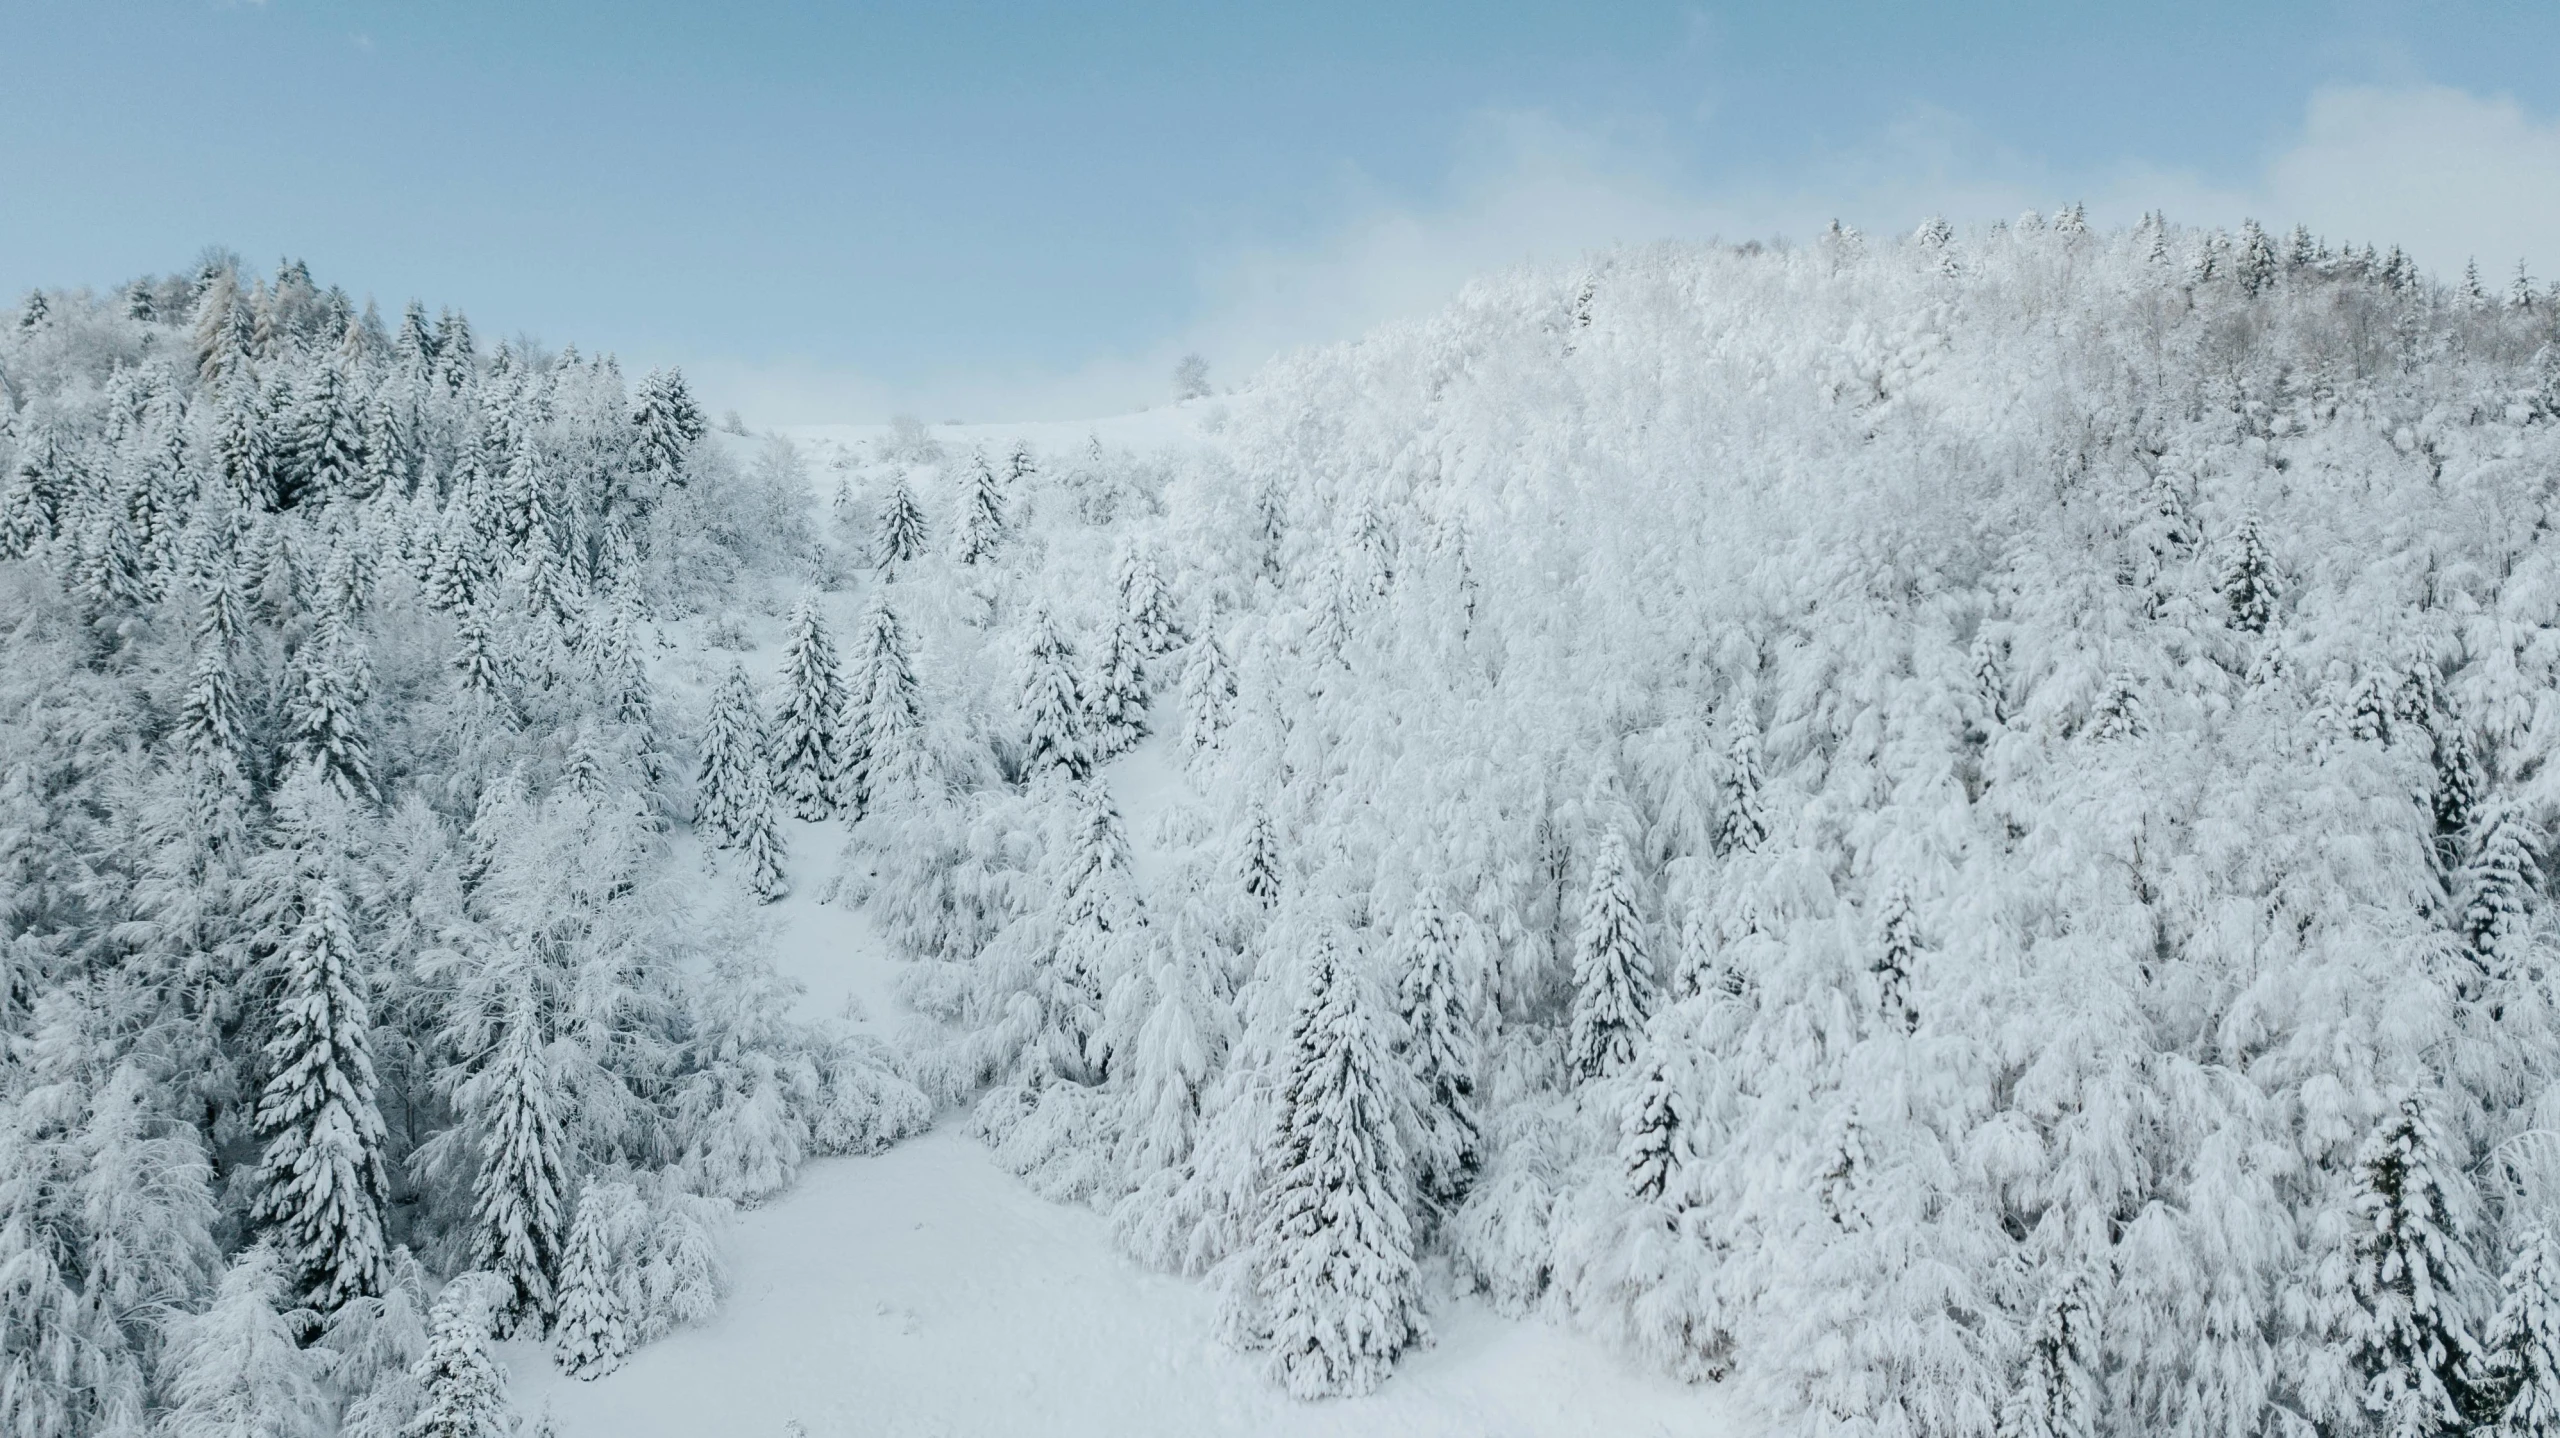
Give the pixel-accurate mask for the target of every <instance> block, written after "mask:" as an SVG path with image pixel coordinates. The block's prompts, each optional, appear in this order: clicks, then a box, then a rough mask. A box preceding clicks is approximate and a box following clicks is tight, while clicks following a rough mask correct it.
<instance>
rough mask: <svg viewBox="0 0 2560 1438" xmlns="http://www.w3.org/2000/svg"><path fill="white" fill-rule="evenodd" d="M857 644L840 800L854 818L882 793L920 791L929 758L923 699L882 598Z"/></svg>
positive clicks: (865, 617) (927, 777)
mask: <svg viewBox="0 0 2560 1438" xmlns="http://www.w3.org/2000/svg"><path fill="white" fill-rule="evenodd" d="M857 644H858V648H857V651H856V654H855V659H854V671H853V688H852V693H851V694H850V696H849V697H848V699H847V702H846V715H845V719H846V733H845V744H844V748H845V758H844V769H843V793H842V796H841V800H840V802H842V804H843V805H844V806H845V808H847V809H848V810H850V811H851V812H852V813H853V815H854V816H855V817H856V818H859V817H861V816H862V815H864V814H866V813H869V812H870V811H871V808H872V805H873V804H874V802H875V801H876V800H878V799H880V798H881V797H883V796H885V795H889V794H899V793H903V794H905V795H906V796H907V797H910V798H914V797H920V796H922V795H924V794H925V793H926V792H927V789H928V784H929V781H930V770H931V758H930V756H929V755H928V754H927V752H926V747H925V736H924V705H923V700H922V698H921V695H920V693H919V690H918V688H917V684H916V675H915V668H914V666H913V665H912V664H911V663H910V662H909V660H908V657H907V639H906V631H905V629H904V628H903V627H901V626H900V625H899V623H898V616H897V614H896V613H895V612H894V611H893V610H891V609H890V608H889V605H888V603H887V601H886V600H885V599H884V600H880V601H876V602H874V603H873V604H872V606H871V608H870V609H869V610H868V611H867V612H865V613H864V615H863V617H862V634H861V637H860V638H859V640H857Z"/></svg>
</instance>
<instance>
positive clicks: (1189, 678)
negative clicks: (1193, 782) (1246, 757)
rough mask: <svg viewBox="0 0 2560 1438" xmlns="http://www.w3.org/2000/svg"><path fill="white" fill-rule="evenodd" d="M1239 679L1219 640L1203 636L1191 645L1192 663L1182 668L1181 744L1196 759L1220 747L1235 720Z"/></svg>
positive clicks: (1212, 636)
mask: <svg viewBox="0 0 2560 1438" xmlns="http://www.w3.org/2000/svg"><path fill="white" fill-rule="evenodd" d="M1235 702H1236V675H1235V669H1234V668H1233V666H1231V665H1229V664H1228V662H1227V651H1226V649H1225V648H1224V647H1223V646H1222V645H1220V644H1219V643H1218V636H1216V635H1214V634H1203V635H1201V636H1200V637H1199V638H1198V639H1196V640H1194V641H1192V644H1191V660H1190V662H1189V663H1187V664H1185V665H1183V666H1182V744H1183V747H1184V748H1185V749H1187V750H1189V751H1190V752H1191V753H1192V754H1194V755H1199V754H1205V753H1208V752H1209V751H1210V750H1213V749H1215V748H1217V747H1218V743H1219V738H1220V736H1221V735H1223V734H1225V733H1226V729H1227V725H1228V724H1229V723H1230V722H1232V721H1233V719H1234V716H1235Z"/></svg>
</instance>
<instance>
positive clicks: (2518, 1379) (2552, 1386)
mask: <svg viewBox="0 0 2560 1438" xmlns="http://www.w3.org/2000/svg"><path fill="white" fill-rule="evenodd" d="M2473 1396H2474V1398H2475V1400H2476V1401H2475V1405H2474V1407H2475V1412H2474V1418H2475V1426H2474V1427H2473V1429H2472V1430H2471V1431H2473V1432H2475V1433H2481V1434H2490V1435H2495V1438H2560V1242H2555V1241H2554V1240H2553V1238H2552V1234H2551V1229H2550V1226H2549V1225H2547V1224H2543V1223H2532V1224H2529V1225H2527V1226H2526V1228H2525V1230H2524V1233H2523V1234H2522V1236H2520V1237H2519V1238H2518V1239H2517V1241H2516V1254H2515V1257H2514V1258H2513V1259H2512V1260H2510V1261H2509V1262H2508V1264H2507V1270H2506V1272H2505V1274H2503V1275H2502V1276H2501V1277H2500V1279H2499V1282H2498V1309H2497V1312H2496V1313H2495V1314H2494V1315H2493V1316H2492V1317H2491V1318H2490V1319H2489V1327H2488V1329H2487V1331H2486V1332H2485V1333H2484V1334H2482V1336H2481V1348H2480V1373H2479V1375H2478V1379H2477V1382H2476V1384H2475V1386H2474V1393H2473Z"/></svg>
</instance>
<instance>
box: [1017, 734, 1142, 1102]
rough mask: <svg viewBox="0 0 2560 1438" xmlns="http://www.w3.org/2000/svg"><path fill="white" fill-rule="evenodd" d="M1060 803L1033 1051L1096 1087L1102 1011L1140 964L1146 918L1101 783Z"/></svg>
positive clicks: (1106, 1065)
mask: <svg viewBox="0 0 2560 1438" xmlns="http://www.w3.org/2000/svg"><path fill="white" fill-rule="evenodd" d="M1065 797H1066V803H1067V805H1068V811H1067V816H1066V818H1067V830H1066V833H1065V834H1064V836H1063V843H1062V844H1061V845H1060V847H1059V849H1058V851H1057V853H1056V856H1055V858H1054V860H1053V862H1054V864H1055V866H1056V868H1055V874H1054V878H1053V880H1052V898H1051V918H1052V937H1051V941H1050V947H1049V951H1048V952H1047V953H1046V954H1045V955H1044V956H1043V957H1042V961H1041V967H1040V974H1039V978H1038V988H1039V1000H1040V1009H1041V1033H1040V1043H1041V1047H1042V1049H1043V1050H1044V1051H1045V1052H1046V1055H1047V1059H1048V1071H1049V1072H1050V1073H1052V1074H1054V1075H1055V1076H1057V1077H1059V1078H1063V1079H1067V1080H1069V1081H1072V1082H1075V1083H1099V1082H1100V1081H1102V1080H1103V1079H1104V1078H1106V1077H1107V1076H1108V1075H1109V1074H1110V1071H1111V1057H1112V1056H1111V1041H1112V1038H1113V1035H1112V1034H1111V1033H1110V1031H1109V1029H1108V1027H1107V1026H1106V1025H1105V1023H1104V1018H1105V1011H1106V1009H1107V1008H1108V1006H1109V1004H1110V1003H1111V1000H1112V996H1113V991H1114V989H1115V987H1116V985H1117V984H1118V983H1119V982H1120V981H1121V980H1122V979H1124V978H1125V977H1126V976H1127V975H1128V973H1129V971H1130V970H1131V969H1132V968H1133V967H1134V966H1135V964H1136V963H1137V962H1138V961H1139V958H1140V951H1139V947H1138V946H1139V944H1140V942H1141V937H1140V930H1141V929H1142V927H1143V926H1144V925H1145V923H1146V916H1145V913H1144V912H1143V911H1142V910H1141V909H1140V908H1139V906H1138V896H1137V886H1136V884H1135V883H1134V882H1133V881H1132V880H1131V878H1130V876H1129V838H1128V835H1127V833H1126V832H1125V831H1124V830H1123V828H1122V826H1121V822H1120V810H1119V808H1118V806H1116V805H1114V804H1113V803H1112V802H1111V791H1110V790H1109V789H1108V788H1106V787H1105V786H1104V785H1103V784H1102V782H1101V781H1100V780H1097V779H1082V780H1077V781H1075V782H1074V783H1073V784H1072V785H1070V786H1069V789H1068V791H1067V794H1066V796H1065Z"/></svg>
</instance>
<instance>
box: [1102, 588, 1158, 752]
mask: <svg viewBox="0 0 2560 1438" xmlns="http://www.w3.org/2000/svg"><path fill="white" fill-rule="evenodd" d="M1091 713H1092V720H1093V724H1092V735H1093V758H1094V760H1095V762H1097V763H1107V762H1109V761H1110V760H1113V759H1116V758H1118V757H1120V756H1121V755H1123V754H1126V753H1128V752H1129V751H1130V750H1132V749H1134V748H1136V747H1138V743H1139V741H1140V740H1142V739H1145V738H1146V737H1147V671H1146V649H1145V644H1144V642H1143V640H1142V639H1141V637H1140V636H1139V634H1138V633H1137V632H1136V627H1135V626H1134V625H1133V624H1131V623H1130V622H1129V621H1127V620H1125V619H1124V620H1123V621H1122V622H1120V623H1118V624H1115V625H1113V626H1112V627H1111V637H1110V641H1109V643H1108V644H1107V645H1106V646H1105V647H1104V649H1103V654H1102V673H1101V674H1100V675H1098V676H1097V677H1096V682H1095V684H1094V687H1093V708H1092V711H1091Z"/></svg>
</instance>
